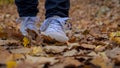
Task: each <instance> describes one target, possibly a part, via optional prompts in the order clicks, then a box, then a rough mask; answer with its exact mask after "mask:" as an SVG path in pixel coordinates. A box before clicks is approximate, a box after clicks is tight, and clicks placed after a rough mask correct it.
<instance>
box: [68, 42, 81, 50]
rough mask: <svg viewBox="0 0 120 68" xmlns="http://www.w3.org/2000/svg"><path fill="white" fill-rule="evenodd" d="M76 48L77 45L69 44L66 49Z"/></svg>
mask: <svg viewBox="0 0 120 68" xmlns="http://www.w3.org/2000/svg"><path fill="white" fill-rule="evenodd" d="M78 46H80V44H79V43H70V44H69V46H68V49H72V48H76V47H78Z"/></svg>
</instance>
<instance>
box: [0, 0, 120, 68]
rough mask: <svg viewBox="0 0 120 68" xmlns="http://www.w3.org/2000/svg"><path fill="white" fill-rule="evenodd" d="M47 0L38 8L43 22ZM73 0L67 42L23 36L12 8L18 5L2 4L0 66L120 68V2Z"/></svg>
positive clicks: (42, 0) (18, 67)
mask: <svg viewBox="0 0 120 68" xmlns="http://www.w3.org/2000/svg"><path fill="white" fill-rule="evenodd" d="M44 1H45V0H41V1H40V3H39V7H38V8H40V9H41V10H40V13H39V14H38V15H39V16H40V19H41V20H40V23H41V22H42V21H43V20H44V14H45V12H44V6H43V5H44V3H43V2H44ZM70 1H71V9H70V12H69V14H70V17H71V18H72V19H71V20H70V22H71V24H72V30H70V31H69V32H70V34H68V36H69V38H70V40H69V41H68V42H67V44H66V43H58V42H57V43H51V42H50V41H51V40H50V39H49V40H50V41H46V40H45V39H42V37H39V38H36V35H34V34H31V35H32V36H34V37H33V38H32V39H33V40H32V39H31V38H27V37H24V36H22V35H21V33H20V31H19V30H18V28H19V25H16V24H15V20H16V18H18V15H17V11H16V10H11V9H16V7H15V5H13V4H10V6H11V7H9V6H8V5H4V7H0V9H1V10H0V15H1V16H0V68H1V67H2V68H120V25H119V23H120V16H119V15H120V9H119V8H120V1H119V0H110V1H108V0H84V1H82V0H76V1H74V0H70ZM8 7H9V8H8ZM6 8H8V9H6ZM8 10H9V11H8ZM38 25H40V24H38ZM36 41H37V42H36ZM47 42H50V43H47Z"/></svg>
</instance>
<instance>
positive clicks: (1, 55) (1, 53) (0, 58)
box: [0, 49, 10, 64]
mask: <svg viewBox="0 0 120 68" xmlns="http://www.w3.org/2000/svg"><path fill="white" fill-rule="evenodd" d="M9 57H10V53H9V52H8V51H6V50H4V49H0V63H1V64H5V63H6V62H7V58H9Z"/></svg>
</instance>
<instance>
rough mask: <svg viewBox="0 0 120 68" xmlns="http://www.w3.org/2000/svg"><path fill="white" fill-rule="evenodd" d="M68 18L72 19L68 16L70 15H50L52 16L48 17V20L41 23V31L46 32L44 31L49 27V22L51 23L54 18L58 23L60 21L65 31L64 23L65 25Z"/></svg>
mask: <svg viewBox="0 0 120 68" xmlns="http://www.w3.org/2000/svg"><path fill="white" fill-rule="evenodd" d="M68 19H70V18H68V17H65V18H61V17H50V18H48V19H46V20H45V21H44V22H43V24H42V25H41V28H40V30H41V32H44V31H45V30H46V29H47V28H48V26H49V24H51V21H52V20H55V21H57V22H58V23H60V25H61V27H62V29H63V30H64V31H65V26H64V25H65V23H66V20H68Z"/></svg>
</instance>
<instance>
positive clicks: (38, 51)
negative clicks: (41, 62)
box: [29, 46, 43, 56]
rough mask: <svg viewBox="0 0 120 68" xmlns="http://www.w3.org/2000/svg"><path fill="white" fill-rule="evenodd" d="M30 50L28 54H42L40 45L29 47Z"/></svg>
mask: <svg viewBox="0 0 120 68" xmlns="http://www.w3.org/2000/svg"><path fill="white" fill-rule="evenodd" d="M31 49H32V50H31V52H30V53H29V54H30V55H34V56H40V55H42V54H43V48H42V47H41V46H35V47H32V48H31Z"/></svg>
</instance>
